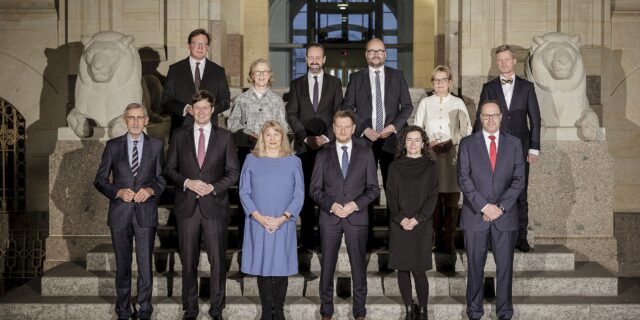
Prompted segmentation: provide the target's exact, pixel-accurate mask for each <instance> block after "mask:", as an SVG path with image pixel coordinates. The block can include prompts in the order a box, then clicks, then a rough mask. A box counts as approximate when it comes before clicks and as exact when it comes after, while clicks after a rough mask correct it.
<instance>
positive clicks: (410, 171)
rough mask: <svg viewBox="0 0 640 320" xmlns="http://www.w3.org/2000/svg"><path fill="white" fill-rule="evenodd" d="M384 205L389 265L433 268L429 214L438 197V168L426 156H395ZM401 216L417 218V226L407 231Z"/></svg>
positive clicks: (399, 267) (390, 168)
mask: <svg viewBox="0 0 640 320" xmlns="http://www.w3.org/2000/svg"><path fill="white" fill-rule="evenodd" d="M385 189H386V190H385V191H386V193H387V205H388V207H389V210H390V211H391V221H390V226H389V233H390V235H389V268H391V269H396V270H404V271H426V270H430V269H431V267H432V262H431V246H432V236H433V227H432V220H431V216H432V214H433V210H434V209H435V206H436V201H437V196H438V170H437V167H436V163H435V161H433V160H429V159H428V158H427V157H425V156H422V157H420V158H408V157H402V158H399V159H396V160H395V161H393V162H392V163H391V165H390V166H389V173H388V176H387V187H386V188H385ZM404 218H409V219H410V218H416V220H417V221H418V225H416V227H415V228H414V229H413V230H411V231H406V230H404V228H402V226H401V225H400V222H401V221H402V219H404Z"/></svg>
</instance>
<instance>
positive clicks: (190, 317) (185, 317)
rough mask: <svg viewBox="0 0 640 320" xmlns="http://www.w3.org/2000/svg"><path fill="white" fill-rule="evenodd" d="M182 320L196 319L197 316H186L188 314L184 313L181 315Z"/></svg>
mask: <svg viewBox="0 0 640 320" xmlns="http://www.w3.org/2000/svg"><path fill="white" fill-rule="evenodd" d="M182 320H198V317H192V316H188V315H186V314H185V315H184V316H183V317H182Z"/></svg>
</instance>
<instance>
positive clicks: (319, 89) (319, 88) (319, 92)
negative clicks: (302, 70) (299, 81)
mask: <svg viewBox="0 0 640 320" xmlns="http://www.w3.org/2000/svg"><path fill="white" fill-rule="evenodd" d="M316 76H317V77H318V103H320V97H321V96H322V80H324V71H321V72H320V73H319V74H312V73H311V72H307V80H308V81H309V100H311V104H312V105H313V85H314V83H315V79H313V77H316Z"/></svg>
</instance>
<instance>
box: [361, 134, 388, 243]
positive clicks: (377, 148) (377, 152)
mask: <svg viewBox="0 0 640 320" xmlns="http://www.w3.org/2000/svg"><path fill="white" fill-rule="evenodd" d="M365 139H366V138H365ZM392 139H393V138H392ZM383 143H384V139H379V140H376V141H375V142H373V145H372V151H373V158H374V159H375V161H376V165H378V166H379V167H380V173H381V174H382V187H383V188H386V186H387V173H388V172H389V165H390V164H391V162H392V161H393V160H394V158H395V155H394V154H392V153H389V152H386V151H384V150H382V145H383ZM385 190H386V189H385ZM375 203H376V201H374V202H372V203H371V204H369V226H368V229H367V231H368V235H369V236H368V245H369V246H370V247H373V246H374V234H373V226H374V219H373V217H374V214H375V212H374V204H375ZM385 212H386V213H385V217H386V219H385V225H387V222H388V220H389V210H388V209H385Z"/></svg>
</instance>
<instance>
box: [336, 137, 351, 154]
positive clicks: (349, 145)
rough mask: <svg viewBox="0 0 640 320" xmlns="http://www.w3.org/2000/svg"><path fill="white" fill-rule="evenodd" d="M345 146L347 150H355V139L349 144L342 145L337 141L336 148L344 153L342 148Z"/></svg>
mask: <svg viewBox="0 0 640 320" xmlns="http://www.w3.org/2000/svg"><path fill="white" fill-rule="evenodd" d="M343 146H347V150H352V149H353V139H351V140H349V142H347V143H340V142H338V140H336V148H337V149H338V150H340V151H342V147H343Z"/></svg>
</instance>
